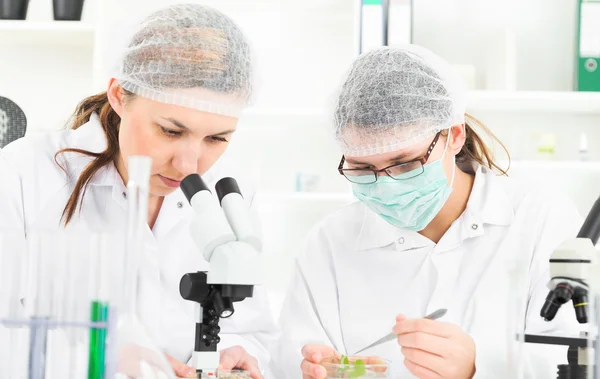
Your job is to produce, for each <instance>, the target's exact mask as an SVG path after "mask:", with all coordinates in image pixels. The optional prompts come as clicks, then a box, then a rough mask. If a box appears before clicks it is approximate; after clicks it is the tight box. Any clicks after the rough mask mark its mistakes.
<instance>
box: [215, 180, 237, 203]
mask: <svg viewBox="0 0 600 379" xmlns="http://www.w3.org/2000/svg"><path fill="white" fill-rule="evenodd" d="M215 190H216V191H217V196H218V197H219V203H221V202H222V201H223V198H224V197H225V196H227V195H229V194H230V193H238V194H240V196H242V191H240V187H239V186H238V184H237V182H236V181H235V179H234V178H223V179H221V180H219V181H218V182H217V184H215Z"/></svg>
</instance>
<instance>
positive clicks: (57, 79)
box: [0, 0, 600, 311]
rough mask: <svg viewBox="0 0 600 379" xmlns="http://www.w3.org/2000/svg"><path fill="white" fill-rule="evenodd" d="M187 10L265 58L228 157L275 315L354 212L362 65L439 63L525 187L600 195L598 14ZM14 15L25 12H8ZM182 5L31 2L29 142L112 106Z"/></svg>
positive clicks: (14, 41)
mask: <svg viewBox="0 0 600 379" xmlns="http://www.w3.org/2000/svg"><path fill="white" fill-rule="evenodd" d="M53 1H54V3H53ZM190 1H194V2H198V3H202V4H206V5H211V6H213V7H215V8H217V9H220V10H222V11H224V12H226V13H227V14H228V15H229V16H231V17H232V18H233V19H234V20H235V21H237V22H238V23H239V24H240V25H241V26H242V28H243V29H244V30H245V31H246V33H247V35H248V37H249V38H250V40H251V43H252V45H253V47H254V49H255V54H256V62H257V70H258V71H257V80H258V92H257V96H256V98H255V100H254V103H253V104H252V107H251V108H249V109H248V110H247V111H246V113H245V114H244V116H243V117H242V119H241V121H240V125H239V128H238V133H236V136H235V138H234V140H233V142H232V144H231V148H230V152H229V154H230V156H231V158H232V159H233V160H236V161H237V162H239V165H240V166H241V167H242V168H243V169H244V170H245V171H246V172H247V173H248V174H249V175H251V176H252V177H253V178H254V179H255V181H256V184H257V187H258V190H259V195H258V198H257V204H258V206H259V211H260V213H261V216H262V222H263V229H264V234H265V238H266V239H265V259H266V262H267V267H268V268H269V270H268V273H269V275H268V277H267V285H268V286H269V288H270V289H271V292H272V294H273V299H274V310H275V311H276V310H277V309H278V304H279V302H280V299H281V297H282V296H283V293H284V289H285V286H286V284H287V282H288V280H289V276H290V273H291V272H292V269H293V259H294V257H295V256H296V255H297V254H298V253H299V252H300V251H301V250H302V247H303V241H304V237H305V236H306V233H307V232H308V230H309V229H310V228H311V227H312V226H313V225H314V224H315V223H316V222H318V220H320V219H321V218H323V217H324V216H325V215H326V214H327V213H329V212H331V211H332V210H334V209H336V208H339V207H340V206H343V205H345V204H348V203H350V202H352V201H353V198H352V196H351V194H350V192H349V185H348V183H347V182H346V181H345V179H344V178H342V177H341V176H340V175H338V174H337V171H336V168H337V164H338V162H339V159H340V152H339V151H338V150H337V148H336V146H335V145H334V143H333V138H332V136H331V132H330V131H331V120H332V110H333V102H334V99H335V94H336V89H337V88H339V86H340V85H341V83H342V80H343V77H344V74H346V73H347V70H348V68H349V66H350V64H351V62H352V60H353V59H354V58H355V57H356V56H357V55H358V54H360V52H361V51H366V50H368V49H370V48H373V47H377V46H381V45H383V44H388V45H394V44H400V43H407V42H412V43H416V44H420V45H423V46H425V47H427V48H429V49H431V50H433V51H434V52H436V53H437V54H439V55H441V56H442V57H443V58H445V59H447V60H448V61H450V62H451V63H452V64H453V65H455V66H456V69H457V70H458V71H459V72H460V73H461V75H462V76H463V78H464V79H465V81H466V82H467V84H468V86H469V88H470V90H471V91H470V103H469V106H468V109H469V113H471V114H472V115H474V116H476V117H478V118H479V119H480V120H482V121H483V122H484V123H485V124H487V125H488V126H489V127H490V129H491V130H492V131H493V132H494V133H495V134H496V135H497V136H498V137H499V138H500V139H501V140H502V141H503V142H504V143H505V144H506V146H507V147H508V149H509V151H510V154H511V158H512V165H511V167H512V168H511V171H510V173H511V175H512V176H515V177H520V178H522V179H523V180H527V181H531V182H534V183H536V184H537V185H546V186H552V187H555V188H559V189H560V190H562V191H564V192H566V193H567V194H568V195H569V196H570V197H571V199H572V200H573V201H574V202H575V203H576V205H577V206H578V208H579V210H580V212H581V213H582V214H587V211H588V210H589V209H590V208H591V205H592V204H593V202H594V201H595V199H596V198H597V197H598V195H600V69H598V63H600V2H599V1H598V0H596V1H589V0H588V1H586V0H557V1H551V2H548V1H545V0H505V1H497V0H413V1H410V0H389V1H388V0H384V1H381V0H187V2H190ZM11 2H12V3H13V5H14V4H15V3H27V1H26V0H0V3H1V4H8V3H11ZM176 2H177V1H172V0H84V1H82V0H30V1H28V6H27V12H26V14H25V16H24V17H25V20H0V96H3V97H7V98H10V99H11V100H12V101H14V102H15V103H16V104H18V105H19V106H20V107H21V108H22V109H23V111H24V113H25V115H26V117H27V120H28V127H27V134H35V133H44V132H46V131H48V130H56V129H59V128H62V127H64V125H65V123H66V121H67V119H68V118H69V116H70V114H71V112H72V111H73V110H74V107H75V106H76V104H77V103H78V102H79V101H80V100H81V99H83V98H84V97H85V96H88V95H90V94H92V93H96V92H100V91H103V90H105V88H106V85H107V81H108V77H107V75H106V72H105V70H104V67H103V62H104V60H105V59H106V58H107V54H110V38H109V37H110V36H111V33H113V34H114V32H115V30H118V26H119V24H120V23H122V22H126V21H127V20H129V19H130V18H132V17H137V16H138V15H139V14H140V13H142V11H143V13H144V14H146V13H147V12H148V11H149V10H151V9H152V8H158V7H161V6H163V5H166V4H172V3H176ZM57 3H61V4H62V5H61V7H66V6H71V7H73V6H74V7H75V9H76V8H77V6H82V7H83V8H82V12H81V14H80V15H79V14H78V12H77V11H75V16H71V18H72V19H73V20H70V21H59V20H57V19H61V18H63V19H64V18H69V15H68V14H67V15H66V16H65V15H62V16H61V15H57V14H56V11H57V9H56V8H57V5H56V4H57ZM76 3H79V5H78V4H76ZM17 8H18V7H17ZM17 8H14V9H17ZM61 9H63V10H65V9H67V8H61ZM67 13H68V12H67ZM1 132H2V130H0V133H1ZM0 137H1V136H0ZM0 141H1V138H0ZM496 150H497V151H498V153H499V154H500V155H499V157H500V158H501V159H504V160H505V159H506V156H504V155H502V154H501V153H502V151H501V150H500V149H499V148H498V147H497V149H496Z"/></svg>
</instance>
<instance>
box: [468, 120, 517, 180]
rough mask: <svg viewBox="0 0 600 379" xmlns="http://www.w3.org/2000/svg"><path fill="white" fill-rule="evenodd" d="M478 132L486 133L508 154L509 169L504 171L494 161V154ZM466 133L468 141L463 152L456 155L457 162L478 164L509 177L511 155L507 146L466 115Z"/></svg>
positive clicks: (481, 124) (480, 123)
mask: <svg viewBox="0 0 600 379" xmlns="http://www.w3.org/2000/svg"><path fill="white" fill-rule="evenodd" d="M477 130H482V131H483V132H485V133H486V134H487V135H488V136H489V137H490V138H491V139H492V141H495V142H497V143H498V144H499V145H500V146H501V147H502V149H503V150H504V151H505V152H506V155H507V157H508V167H507V168H506V169H503V168H502V167H500V165H498V163H496V161H495V160H494V153H493V151H492V150H491V149H490V147H489V146H488V145H487V144H486V143H485V141H484V140H483V138H481V136H480V134H478V133H477ZM465 132H466V133H467V139H466V141H465V144H464V146H463V147H462V149H461V151H460V152H459V153H458V154H457V155H456V161H457V162H459V163H460V162H477V163H479V164H480V165H482V166H485V167H488V168H490V169H491V170H493V171H495V172H496V173H497V174H500V175H505V176H508V170H509V169H510V154H509V153H508V150H507V149H506V146H505V145H504V144H503V143H502V141H500V140H499V139H498V137H496V136H495V135H494V133H492V131H491V130H490V129H489V128H488V127H487V126H485V125H484V124H483V123H482V122H481V121H479V120H478V119H476V118H475V117H473V116H471V115H470V114H468V113H467V114H465Z"/></svg>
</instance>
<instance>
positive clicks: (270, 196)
mask: <svg viewBox="0 0 600 379" xmlns="http://www.w3.org/2000/svg"><path fill="white" fill-rule="evenodd" d="M256 200H257V201H258V202H264V201H266V202H271V201H300V202H303V201H309V202H340V203H348V204H349V203H351V202H354V201H355V200H356V198H355V197H354V196H353V195H352V193H349V192H260V191H259V192H257V194H256Z"/></svg>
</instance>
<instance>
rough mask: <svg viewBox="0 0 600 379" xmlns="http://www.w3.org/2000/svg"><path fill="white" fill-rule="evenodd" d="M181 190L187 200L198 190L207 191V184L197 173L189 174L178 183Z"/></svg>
mask: <svg viewBox="0 0 600 379" xmlns="http://www.w3.org/2000/svg"><path fill="white" fill-rule="evenodd" d="M179 187H180V188H181V191H182V192H183V194H184V195H185V197H186V198H187V200H188V201H192V197H194V195H195V194H197V193H198V192H200V191H209V192H210V190H209V189H208V186H207V185H206V183H204V180H202V178H201V177H200V175H198V174H190V175H188V176H186V177H185V178H184V179H183V180H182V181H181V184H180V185H179Z"/></svg>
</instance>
